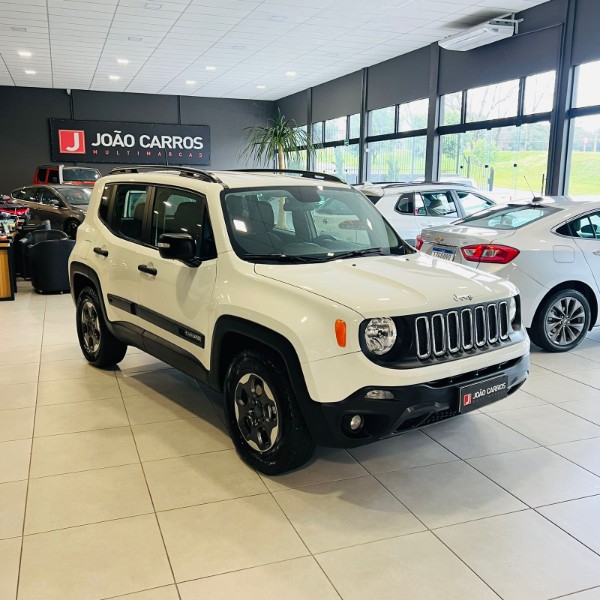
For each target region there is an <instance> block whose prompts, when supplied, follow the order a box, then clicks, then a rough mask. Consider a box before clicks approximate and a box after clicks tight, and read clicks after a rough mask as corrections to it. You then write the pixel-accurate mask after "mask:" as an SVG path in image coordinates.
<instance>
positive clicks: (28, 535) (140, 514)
mask: <svg viewBox="0 0 600 600" xmlns="http://www.w3.org/2000/svg"><path fill="white" fill-rule="evenodd" d="M153 514H154V511H152V510H148V511H143V512H136V513H134V514H130V515H123V516H121V517H112V518H107V519H100V520H98V521H96V520H94V521H89V522H86V523H76V524H74V525H66V526H65V527H55V528H54V529H44V530H43V531H32V532H30V533H23V539H27V538H31V537H34V536H36V535H45V534H48V533H57V532H58V531H67V530H69V529H77V528H79V527H89V526H90V525H102V524H103V523H112V522H117V521H124V520H126V519H135V518H136V517H147V516H150V515H153Z"/></svg>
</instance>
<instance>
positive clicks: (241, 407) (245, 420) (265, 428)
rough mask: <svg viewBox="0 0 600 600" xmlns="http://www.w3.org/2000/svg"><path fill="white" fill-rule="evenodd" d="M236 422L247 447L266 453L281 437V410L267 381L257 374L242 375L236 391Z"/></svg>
mask: <svg viewBox="0 0 600 600" xmlns="http://www.w3.org/2000/svg"><path fill="white" fill-rule="evenodd" d="M234 407H235V418H236V421H237V424H238V427H239V429H240V432H241V433H242V436H243V437H244V439H245V440H246V442H247V443H248V445H249V446H250V447H251V448H252V449H253V450H256V451H257V452H260V453H263V452H267V451H268V450H270V449H271V448H273V446H274V445H275V444H276V443H277V440H278V438H279V433H280V423H279V409H278V406H277V401H276V400H275V396H274V395H273V392H272V391H271V388H270V387H269V386H268V384H267V383H266V382H265V380H264V379H263V378H262V377H260V376H259V375H256V374H255V373H247V374H245V375H243V376H242V377H241V378H240V379H239V381H238V383H237V385H236V388H235V401H234Z"/></svg>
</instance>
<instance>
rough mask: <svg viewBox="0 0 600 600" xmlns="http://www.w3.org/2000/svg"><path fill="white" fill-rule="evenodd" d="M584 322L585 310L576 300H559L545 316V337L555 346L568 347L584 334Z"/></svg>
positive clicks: (569, 297) (568, 298) (564, 298)
mask: <svg viewBox="0 0 600 600" xmlns="http://www.w3.org/2000/svg"><path fill="white" fill-rule="evenodd" d="M585 322H586V314H585V308H584V307H583V305H582V304H581V302H579V300H578V299H577V298H573V297H572V296H565V297H563V298H559V299H557V300H556V302H555V303H554V304H552V305H551V306H550V308H549V309H548V312H547V314H546V321H545V324H544V326H545V330H546V336H547V337H548V339H549V340H550V341H551V342H552V343H553V344H556V345H557V346H568V345H569V344H572V343H573V342H574V341H576V340H577V339H579V338H580V337H581V336H582V335H584V334H585V331H584V328H585Z"/></svg>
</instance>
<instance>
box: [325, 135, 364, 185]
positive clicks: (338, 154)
mask: <svg viewBox="0 0 600 600" xmlns="http://www.w3.org/2000/svg"><path fill="white" fill-rule="evenodd" d="M314 170H315V171H318V172H321V173H331V174H332V175H335V176H336V177H339V178H340V179H343V180H344V181H346V182H347V183H358V176H359V174H358V144H350V145H340V146H333V147H331V148H317V149H316V150H315V164H314Z"/></svg>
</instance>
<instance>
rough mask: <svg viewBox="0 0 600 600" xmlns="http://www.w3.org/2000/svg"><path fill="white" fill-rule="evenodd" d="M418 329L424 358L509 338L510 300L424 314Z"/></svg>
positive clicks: (479, 347)
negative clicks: (508, 301) (459, 309)
mask: <svg viewBox="0 0 600 600" xmlns="http://www.w3.org/2000/svg"><path fill="white" fill-rule="evenodd" d="M415 332H416V336H415V339H416V347H417V357H418V358H419V359H420V360H425V359H427V358H432V357H433V358H442V357H443V356H444V355H448V354H450V355H456V354H457V353H459V352H461V351H462V352H467V351H469V350H473V349H474V348H476V349H485V348H486V347H489V346H493V345H494V344H498V343H500V342H504V341H506V340H508V339H509V317H508V303H507V302H505V301H502V302H499V303H495V302H492V303H490V304H485V305H484V304H481V305H477V306H469V307H467V308H463V309H462V310H461V311H460V312H459V311H457V310H451V311H448V312H447V313H435V314H434V315H430V316H429V315H427V316H426V315H422V316H419V317H417V318H416V319H415Z"/></svg>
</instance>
